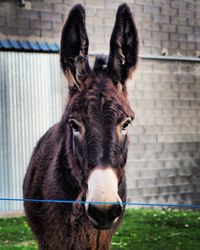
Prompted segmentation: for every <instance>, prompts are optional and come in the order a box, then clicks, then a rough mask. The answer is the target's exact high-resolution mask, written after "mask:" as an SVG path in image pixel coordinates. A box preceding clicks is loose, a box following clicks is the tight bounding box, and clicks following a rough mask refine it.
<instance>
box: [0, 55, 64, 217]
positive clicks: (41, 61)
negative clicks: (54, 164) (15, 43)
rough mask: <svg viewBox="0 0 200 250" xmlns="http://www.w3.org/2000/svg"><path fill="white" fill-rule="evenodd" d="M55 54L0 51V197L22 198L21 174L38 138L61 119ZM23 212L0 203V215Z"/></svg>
mask: <svg viewBox="0 0 200 250" xmlns="http://www.w3.org/2000/svg"><path fill="white" fill-rule="evenodd" d="M60 76H61V75H60V67H59V58H58V55H56V54H43V53H37V54H36V53H35V54H34V53H22V52H0V91H1V92H0V97H1V100H0V105H1V106H0V116H1V117H0V145H1V148H0V164H1V166H0V196H1V197H9V198H21V197H22V184H23V178H24V174H25V172H26V169H27V165H28V162H29V160H30V156H31V153H32V151H33V148H34V147H35V144H36V143H37V141H38V139H39V138H40V137H41V136H42V135H43V134H44V133H45V132H46V130H47V129H48V128H49V127H50V126H52V125H53V124H54V123H55V122H58V121H59V120H60V117H61V110H62V107H61V77H60ZM21 210H23V204H22V203H19V202H2V201H1V203H0V212H16V211H21Z"/></svg>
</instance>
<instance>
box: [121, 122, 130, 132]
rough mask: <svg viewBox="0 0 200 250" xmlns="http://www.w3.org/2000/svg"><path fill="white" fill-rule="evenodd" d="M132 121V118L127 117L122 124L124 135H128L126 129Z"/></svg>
mask: <svg viewBox="0 0 200 250" xmlns="http://www.w3.org/2000/svg"><path fill="white" fill-rule="evenodd" d="M130 123H131V119H127V120H126V121H125V122H124V123H123V124H122V127H121V133H122V135H126V130H127V128H128V126H129V125H130Z"/></svg>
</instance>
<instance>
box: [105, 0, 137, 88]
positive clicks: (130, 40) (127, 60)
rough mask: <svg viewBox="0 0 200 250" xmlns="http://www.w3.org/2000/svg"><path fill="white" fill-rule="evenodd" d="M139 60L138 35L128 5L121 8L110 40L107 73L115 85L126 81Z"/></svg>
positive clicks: (123, 83)
mask: <svg viewBox="0 0 200 250" xmlns="http://www.w3.org/2000/svg"><path fill="white" fill-rule="evenodd" d="M137 59H138V34H137V29H136V26H135V23H134V20H133V16H132V13H131V11H130V9H129V7H128V6H127V5H126V4H122V5H120V6H119V8H118V10H117V15H116V20H115V25H114V28H113V32H112V35H111V39H110V54H109V58H108V65H107V73H108V75H109V77H111V79H112V80H113V82H114V83H116V84H117V83H119V82H120V83H121V84H122V86H123V88H124V87H125V86H124V85H125V81H126V80H127V79H128V78H129V77H130V74H131V73H132V72H133V71H134V69H135V67H136V64H137Z"/></svg>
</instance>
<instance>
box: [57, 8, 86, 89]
mask: <svg viewBox="0 0 200 250" xmlns="http://www.w3.org/2000/svg"><path fill="white" fill-rule="evenodd" d="M88 46H89V41H88V36H87V31H86V28H85V9H84V8H83V7H82V6H81V5H80V4H77V5H75V6H74V7H73V8H72V10H71V11H70V13H69V16H68V19H67V21H66V23H65V25H64V27H63V31H62V36H61V51H60V63H61V67H62V70H63V72H64V74H65V75H66V77H67V79H68V83H69V88H72V89H79V87H80V86H81V84H82V83H83V82H84V80H85V79H86V77H87V75H88V73H89V71H90V67H89V63H88V59H87V53H88Z"/></svg>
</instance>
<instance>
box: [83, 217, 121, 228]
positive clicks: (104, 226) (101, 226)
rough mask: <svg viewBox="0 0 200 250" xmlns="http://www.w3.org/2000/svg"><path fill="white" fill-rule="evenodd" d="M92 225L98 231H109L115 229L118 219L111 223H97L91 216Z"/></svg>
mask: <svg viewBox="0 0 200 250" xmlns="http://www.w3.org/2000/svg"><path fill="white" fill-rule="evenodd" d="M88 218H89V220H90V223H91V225H92V226H93V227H94V228H95V229H98V230H109V229H111V228H112V227H113V225H114V224H115V222H116V220H117V218H116V219H115V220H114V221H112V222H111V221H110V222H108V221H107V222H97V221H96V220H95V219H93V218H91V217H90V216H88Z"/></svg>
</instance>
